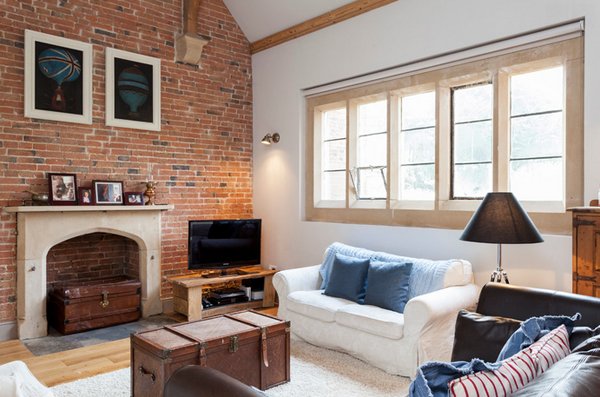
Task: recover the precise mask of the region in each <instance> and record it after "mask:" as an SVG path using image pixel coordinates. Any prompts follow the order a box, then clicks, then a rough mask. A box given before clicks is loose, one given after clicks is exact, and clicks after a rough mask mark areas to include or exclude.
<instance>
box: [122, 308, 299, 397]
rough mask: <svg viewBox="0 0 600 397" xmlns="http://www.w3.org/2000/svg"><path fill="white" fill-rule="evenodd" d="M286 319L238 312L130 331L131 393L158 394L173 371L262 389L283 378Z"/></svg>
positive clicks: (286, 372)
mask: <svg viewBox="0 0 600 397" xmlns="http://www.w3.org/2000/svg"><path fill="white" fill-rule="evenodd" d="M289 353H290V350H289V323H288V322H286V321H282V320H279V319H277V318H275V317H271V316H267V315H264V314H261V313H258V312H253V311H244V312H238V313H233V314H230V315H223V316H217V317H211V318H208V319H203V320H198V321H192V322H188V323H182V324H177V325H170V326H165V327H163V328H159V329H156V330H151V331H143V332H138V333H134V334H132V335H131V383H132V385H131V389H132V390H133V396H134V397H135V396H138V397H143V396H158V397H161V396H163V390H164V386H165V384H166V382H167V380H168V379H169V378H170V376H171V375H172V374H173V372H175V371H176V370H177V369H179V368H181V367H183V366H185V365H190V364H196V365H200V366H202V367H209V368H213V369H216V370H218V371H220V372H223V373H225V374H227V375H229V376H231V377H233V378H235V379H237V380H239V381H241V382H243V383H245V384H247V385H250V386H255V387H257V388H260V389H262V390H265V389H267V388H269V387H272V386H276V385H278V384H281V383H283V382H287V381H289V360H290V356H289Z"/></svg>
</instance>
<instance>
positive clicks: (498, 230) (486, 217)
mask: <svg viewBox="0 0 600 397" xmlns="http://www.w3.org/2000/svg"><path fill="white" fill-rule="evenodd" d="M460 239H461V240H464V241H474V242H479V243H496V244H528V243H541V242H542V241H544V239H543V238H542V236H540V233H539V232H538V230H537V228H536V227H535V225H534V224H533V222H532V221H531V218H529V215H527V212H525V210H524V209H523V207H521V204H519V202H518V201H517V199H516V198H515V196H513V194H512V193H505V192H494V193H488V194H487V195H486V196H485V198H484V199H483V202H482V203H481V205H480V206H479V208H478V209H477V211H476V212H475V213H474V214H473V217H472V218H471V220H470V221H469V223H468V224H467V227H466V228H465V230H464V231H463V234H462V236H460Z"/></svg>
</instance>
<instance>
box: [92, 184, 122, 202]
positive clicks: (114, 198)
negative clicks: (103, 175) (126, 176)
mask: <svg viewBox="0 0 600 397" xmlns="http://www.w3.org/2000/svg"><path fill="white" fill-rule="evenodd" d="M92 193H93V196H94V198H93V200H94V204H97V205H113V204H123V182H114V181H94V182H93V183H92Z"/></svg>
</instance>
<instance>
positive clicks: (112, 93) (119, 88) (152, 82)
mask: <svg viewBox="0 0 600 397" xmlns="http://www.w3.org/2000/svg"><path fill="white" fill-rule="evenodd" d="M132 69H133V71H134V73H131V70H132ZM123 72H126V74H127V75H129V76H133V78H134V79H138V80H136V81H132V80H131V79H128V78H126V76H125V75H123V76H121V73H123ZM120 77H121V79H120ZM140 79H141V80H140ZM123 88H124V89H123ZM135 89H137V90H138V91H139V92H134V90H135ZM128 94H130V95H131V96H130V97H124V95H128ZM144 94H147V98H146V100H145V101H143V102H142V103H141V104H139V102H140V101H142V100H143V99H140V97H143V96H144ZM160 95H161V90H160V59H159V58H154V57H150V56H146V55H140V54H136V53H133V52H128V51H122V50H117V49H115V48H107V49H106V95H105V98H106V125H108V126H114V127H125V128H136V129H142V130H150V131H160V128H161V108H160V106H161V102H160ZM132 96H133V98H132ZM126 99H129V100H131V102H125V100H126ZM136 101H137V102H136Z"/></svg>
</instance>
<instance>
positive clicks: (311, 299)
mask: <svg viewBox="0 0 600 397" xmlns="http://www.w3.org/2000/svg"><path fill="white" fill-rule="evenodd" d="M349 305H356V303H354V302H352V301H349V300H346V299H342V298H336V297H334V296H327V295H323V290H314V291H295V292H292V293H291V294H289V295H288V301H287V308H288V310H290V311H293V312H296V313H298V314H302V315H304V316H306V317H310V318H314V319H315V320H321V321H325V322H328V323H332V322H334V321H335V313H336V312H337V311H338V309H340V308H342V307H345V306H349Z"/></svg>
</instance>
